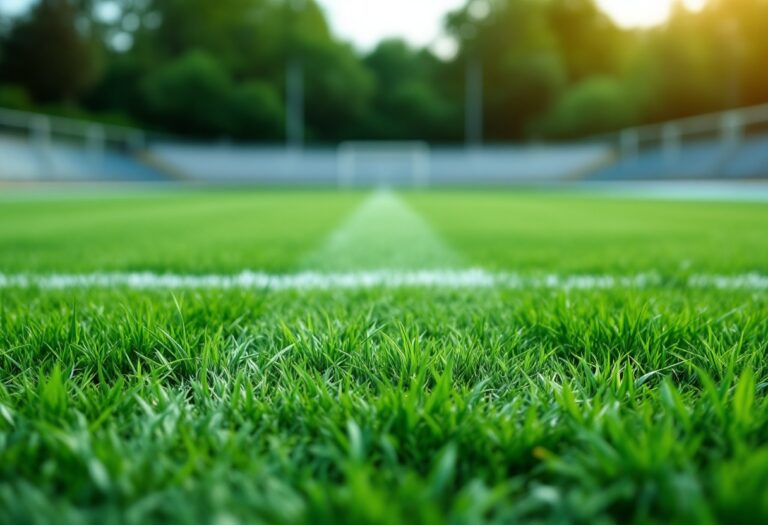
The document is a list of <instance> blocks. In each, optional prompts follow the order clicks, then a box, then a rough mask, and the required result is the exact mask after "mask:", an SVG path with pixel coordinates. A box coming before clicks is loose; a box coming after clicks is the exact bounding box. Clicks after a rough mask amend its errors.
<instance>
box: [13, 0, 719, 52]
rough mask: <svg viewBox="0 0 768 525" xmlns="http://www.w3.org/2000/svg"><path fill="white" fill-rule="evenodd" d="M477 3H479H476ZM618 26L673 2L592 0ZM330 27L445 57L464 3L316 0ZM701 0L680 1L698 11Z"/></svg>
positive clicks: (364, 45) (18, 4)
mask: <svg viewBox="0 0 768 525" xmlns="http://www.w3.org/2000/svg"><path fill="white" fill-rule="evenodd" d="M31 1H32V0H0V8H2V11H3V12H7V13H16V12H19V11H22V10H23V9H24V8H25V7H26V6H27V5H29V4H30V2H31ZM478 1H480V2H482V1H483V0H478ZM596 1H597V3H598V4H599V5H600V6H601V7H602V8H603V9H604V10H605V11H606V12H607V13H609V14H610V15H611V16H612V17H613V18H614V19H615V20H616V21H617V22H618V23H619V24H621V25H622V26H625V27H647V26H652V25H655V24H659V23H662V22H663V21H664V19H665V18H666V16H667V14H668V13H669V8H670V5H671V4H672V2H673V0H596ZM318 2H319V3H320V4H321V5H322V6H323V8H324V9H325V12H326V13H327V14H328V18H329V20H330V23H331V26H332V27H333V28H334V30H335V32H336V33H337V34H338V35H340V36H341V37H342V38H344V39H346V40H349V41H351V42H352V43H353V44H354V45H355V46H356V47H358V48H359V49H363V50H369V49H371V48H372V47H373V46H374V45H375V44H376V43H377V42H378V41H380V40H381V39H383V38H387V37H392V36H399V37H402V38H404V39H406V40H407V41H409V42H411V43H412V44H414V45H417V46H425V45H432V46H433V47H434V48H435V50H436V51H437V52H438V53H440V54H449V53H450V43H449V42H448V41H446V40H445V39H441V38H440V36H441V33H442V20H443V17H444V16H445V14H446V13H447V12H448V11H450V10H452V9H456V8H458V7H461V6H462V5H463V4H464V2H465V0H318ZM705 2H706V0H684V3H685V4H686V5H688V6H689V7H693V8H699V7H701V6H702V5H703V4H704V3H705Z"/></svg>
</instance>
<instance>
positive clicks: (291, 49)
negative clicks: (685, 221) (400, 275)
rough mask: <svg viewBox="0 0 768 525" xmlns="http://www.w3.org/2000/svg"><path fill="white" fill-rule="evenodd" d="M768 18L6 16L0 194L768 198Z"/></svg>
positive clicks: (480, 2)
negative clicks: (40, 186)
mask: <svg viewBox="0 0 768 525" xmlns="http://www.w3.org/2000/svg"><path fill="white" fill-rule="evenodd" d="M767 21H768V0H686V1H683V0H418V1H407V0H397V1H392V0H390V1H386V0H365V1H363V0H216V1H211V0H0V181H5V182H6V183H10V182H15V183H18V182H24V183H28V182H33V181H51V180H53V181H85V180H87V181H94V180H97V181H178V180H188V181H189V180H191V181H199V182H203V183H223V182H237V183H255V184H259V183H260V184H271V185H292V184H297V185H319V186H355V185H361V186H370V185H382V184H383V185H392V186H424V185H461V186H472V185H484V184H485V185H504V184H517V183H535V184H543V183H546V184H553V183H572V182H574V181H592V182H597V181H626V180H653V181H661V180H680V179H684V180H697V181H698V180H718V181H719V180H728V181H745V180H759V179H761V178H768V70H767V69H766V65H767V64H768V35H766V31H765V25H766V22H767Z"/></svg>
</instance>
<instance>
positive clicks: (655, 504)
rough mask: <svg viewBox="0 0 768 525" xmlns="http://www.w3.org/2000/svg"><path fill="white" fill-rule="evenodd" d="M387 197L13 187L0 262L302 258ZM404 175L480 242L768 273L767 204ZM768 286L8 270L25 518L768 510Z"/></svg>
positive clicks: (14, 437) (583, 264)
mask: <svg viewBox="0 0 768 525" xmlns="http://www.w3.org/2000/svg"><path fill="white" fill-rule="evenodd" d="M365 198H366V196H365V195H363V194H342V195H337V194H332V193H325V194H324V193H318V194H311V193H289V192H285V193H279V192H274V193H249V192H239V193H234V192H219V193H214V194H209V193H180V194H177V193H167V194H158V195H151V196H147V197H140V196H133V197H130V198H124V197H116V196H109V197H108V198H105V197H101V198H94V197H91V198H87V199H74V198H73V199H67V200H43V199H26V200H25V201H23V202H22V201H18V202H2V204H1V205H0V271H2V272H6V273H14V272H26V271H29V272H80V271H96V270H105V269H106V270H145V269H151V270H155V271H161V272H162V271H177V272H183V271H188V272H193V273H201V272H221V273H228V272H236V271H240V270H243V269H246V268H249V269H266V270H270V271H286V272H288V271H292V270H294V269H297V268H301V265H302V261H305V260H306V257H307V254H308V253H312V252H314V251H315V250H317V249H318V247H321V246H322V245H323V243H324V242H325V238H326V237H327V236H328V235H330V234H331V233H332V231H333V230H334V228H335V227H336V226H337V225H338V224H342V223H343V221H344V219H345V217H346V216H347V215H348V214H349V213H351V212H352V211H353V210H354V209H355V207H356V206H357V205H359V204H360V203H361V202H363V201H364V199H365ZM403 199H404V200H405V201H406V202H407V203H408V204H409V205H410V206H411V207H412V209H414V210H416V211H417V212H419V213H420V215H421V216H422V217H423V218H424V219H425V220H426V221H427V222H428V223H429V224H430V225H431V227H432V228H433V229H434V230H435V231H437V232H439V234H440V235H441V237H442V239H443V241H445V242H446V243H447V245H449V246H450V247H451V248H452V249H453V250H455V251H456V252H457V253H458V254H460V255H461V257H462V259H463V260H464V261H465V262H466V263H467V264H468V265H471V266H481V267H486V268H492V269H507V270H519V271H523V272H530V273H536V272H543V271H546V272H549V271H554V272H560V273H566V274H567V273H570V272H602V273H620V272H642V271H658V272H660V273H663V274H670V275H677V274H679V273H686V272H721V273H726V274H728V273H736V272H744V271H757V272H762V273H766V272H767V271H768V253H766V247H765V246H766V243H765V241H764V238H765V235H764V232H765V231H768V206H765V205H750V204H726V203H690V202H689V203H683V202H653V201H632V200H618V199H617V200H611V199H604V198H592V197H585V196H567V195H542V194H514V193H509V194H505V193H496V194H490V193H428V194H409V195H405V196H403ZM767 355H768V293H767V292H766V291H764V290H763V291H760V290H740V291H733V290H731V291H728V290H717V289H688V288H685V287H682V286H680V285H676V284H668V285H664V286H657V287H651V288H644V289H613V290H602V291H600V290H594V291H588V290H582V291H569V292H566V291H559V290H541V289H539V290H536V289H522V290H476V291H473V290H454V291H451V290H427V289H420V290H408V289H401V290H392V289H389V290H387V289H381V290H366V291H354V290H348V291H305V292H296V291H284V292H270V291H238V290H230V291H216V290H183V291H176V292H174V293H171V292H170V291H142V292H138V291H131V290H128V289H79V290H66V291H61V290H59V291H55V290H53V291H52V290H48V291H46V290H38V289H0V523H81V522H84V523H94V524H96V523H99V524H100V523H142V524H143V523H201V522H202V523H215V524H229V523H259V522H262V523H350V524H360V523H393V524H394V523H445V522H450V523H457V524H458V523H467V524H471V523H486V522H487V523H517V522H522V523H589V524H592V523H606V524H607V523H681V524H683V523H685V524H688V523H756V524H762V523H766V522H767V521H768V491H766V489H765V487H766V486H768V396H766V389H768V360H767V359H766V357H767Z"/></svg>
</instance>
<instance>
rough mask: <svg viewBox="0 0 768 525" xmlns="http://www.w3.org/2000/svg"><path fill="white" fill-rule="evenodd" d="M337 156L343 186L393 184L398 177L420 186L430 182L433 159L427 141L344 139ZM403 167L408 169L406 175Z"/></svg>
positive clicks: (414, 185)
mask: <svg viewBox="0 0 768 525" xmlns="http://www.w3.org/2000/svg"><path fill="white" fill-rule="evenodd" d="M336 156H337V164H338V168H337V169H338V185H339V187H340V188H350V187H353V186H356V185H363V186H371V185H374V186H389V185H393V184H396V183H397V182H398V180H400V181H401V182H405V183H407V184H410V185H411V186H413V187H417V188H426V187H427V186H429V179H430V169H431V162H432V161H431V150H430V147H429V144H427V143H426V142H422V141H400V142H390V141H351V142H343V143H341V144H340V145H339V148H338V151H337V154H336ZM393 168H394V169H393ZM403 171H406V172H407V173H405V177H403Z"/></svg>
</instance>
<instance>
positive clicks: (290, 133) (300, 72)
mask: <svg viewBox="0 0 768 525" xmlns="http://www.w3.org/2000/svg"><path fill="white" fill-rule="evenodd" d="M285 91H286V93H285V99H286V102H287V103H286V111H285V131H286V139H287V142H288V147H290V148H292V149H295V150H300V149H302V148H303V147H304V65H303V64H302V63H301V61H300V60H298V59H293V60H291V61H290V62H288V67H287V71H286V82H285Z"/></svg>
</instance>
